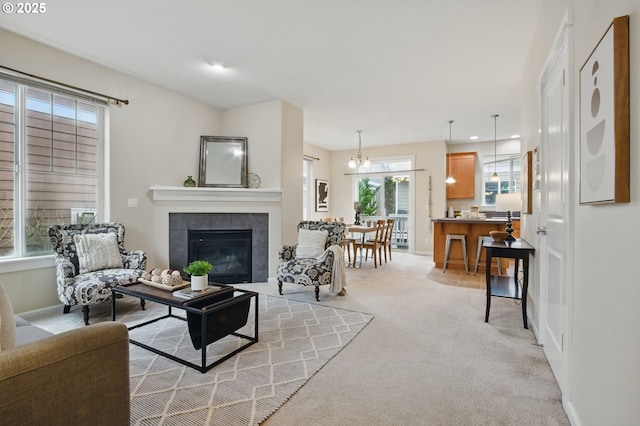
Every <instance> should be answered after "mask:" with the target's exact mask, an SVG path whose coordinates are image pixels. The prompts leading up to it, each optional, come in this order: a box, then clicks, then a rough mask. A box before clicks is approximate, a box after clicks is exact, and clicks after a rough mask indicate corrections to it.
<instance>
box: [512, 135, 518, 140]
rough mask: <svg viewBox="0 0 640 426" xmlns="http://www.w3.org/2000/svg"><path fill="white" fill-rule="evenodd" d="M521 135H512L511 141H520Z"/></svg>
mask: <svg viewBox="0 0 640 426" xmlns="http://www.w3.org/2000/svg"><path fill="white" fill-rule="evenodd" d="M519 137H520V135H511V139H518V138H519Z"/></svg>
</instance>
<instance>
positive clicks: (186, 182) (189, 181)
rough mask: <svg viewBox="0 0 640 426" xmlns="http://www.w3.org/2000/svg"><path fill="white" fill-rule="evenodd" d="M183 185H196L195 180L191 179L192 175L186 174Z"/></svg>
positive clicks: (187, 186) (189, 186)
mask: <svg viewBox="0 0 640 426" xmlns="http://www.w3.org/2000/svg"><path fill="white" fill-rule="evenodd" d="M183 186H184V187H185V188H194V187H195V186H196V181H195V180H193V176H187V180H185V181H184V183H183Z"/></svg>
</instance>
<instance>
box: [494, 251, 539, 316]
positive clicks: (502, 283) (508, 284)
mask: <svg viewBox="0 0 640 426" xmlns="http://www.w3.org/2000/svg"><path fill="white" fill-rule="evenodd" d="M482 246H483V247H484V248H485V250H486V277H487V310H486V313H485V316H484V322H489V310H490V309H491V297H492V296H496V297H506V298H509V299H520V300H522V320H523V322H524V328H529V326H528V324H527V289H528V287H529V256H530V255H531V254H532V253H533V252H534V250H535V249H534V248H533V247H532V246H531V245H530V244H529V243H528V242H526V241H525V240H523V239H520V238H518V239H516V240H515V241H513V242H512V243H507V242H496V241H494V240H493V239H492V238H484V239H483V240H482ZM492 257H500V258H509V259H515V269H514V273H513V281H512V280H511V277H509V276H504V275H500V276H498V275H492V274H491V258H492ZM520 259H522V269H523V271H522V272H523V275H524V278H523V280H522V288H521V287H520V285H519V283H518V265H519V261H520Z"/></svg>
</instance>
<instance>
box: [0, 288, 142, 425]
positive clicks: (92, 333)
mask: <svg viewBox="0 0 640 426" xmlns="http://www.w3.org/2000/svg"><path fill="white" fill-rule="evenodd" d="M16 323H17V324H18V326H16ZM0 395H2V398H0V423H2V425H5V426H9V425H27V424H28V425H45V424H46V425H70V424H89V425H92V426H97V425H110V426H111V425H122V426H124V425H129V422H130V404H129V338H128V332H127V328H126V326H125V325H124V324H121V323H118V322H109V323H99V324H93V325H91V326H88V327H83V328H80V329H75V330H71V331H67V332H64V333H60V334H57V335H53V334H51V333H48V332H46V331H44V330H42V329H40V328H37V327H34V326H32V325H30V324H28V323H27V322H25V321H24V320H22V319H20V318H17V317H15V316H14V315H13V310H12V308H11V304H10V302H9V299H8V297H7V295H6V292H5V290H4V287H2V284H0Z"/></svg>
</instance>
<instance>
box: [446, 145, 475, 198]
mask: <svg viewBox="0 0 640 426" xmlns="http://www.w3.org/2000/svg"><path fill="white" fill-rule="evenodd" d="M449 160H451V161H449ZM449 164H451V174H452V176H453V177H454V179H455V180H456V182H455V183H449V184H447V199H448V200H450V199H465V198H474V188H475V176H476V153H475V152H453V153H451V154H447V176H449Z"/></svg>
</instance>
